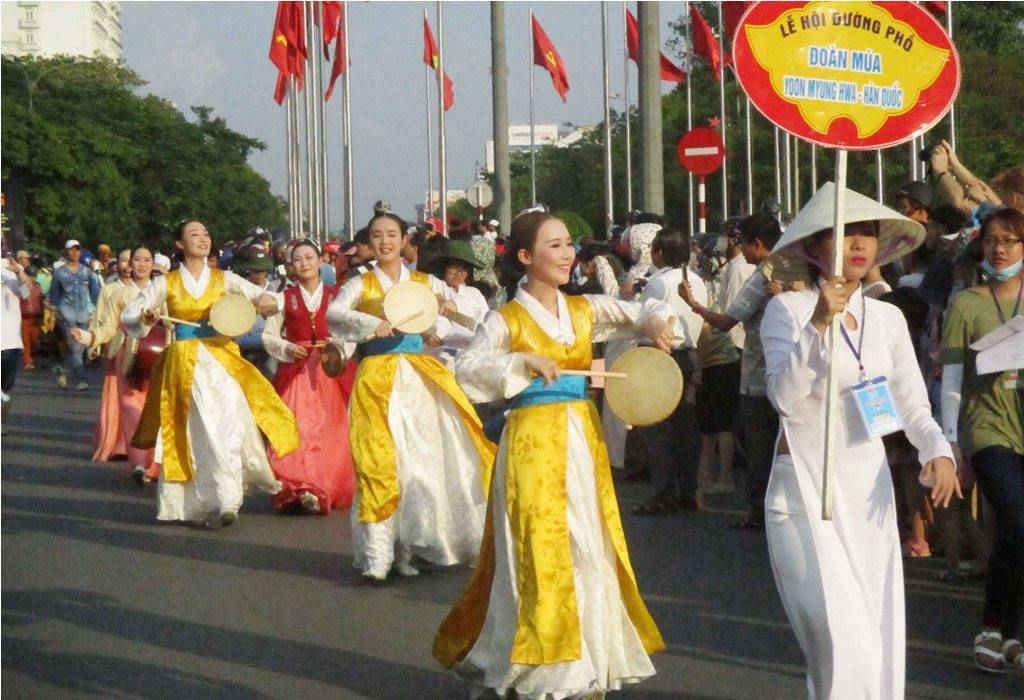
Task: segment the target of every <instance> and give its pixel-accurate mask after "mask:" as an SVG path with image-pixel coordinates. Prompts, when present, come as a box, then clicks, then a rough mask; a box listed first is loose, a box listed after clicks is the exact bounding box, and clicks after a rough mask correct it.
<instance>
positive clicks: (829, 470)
mask: <svg viewBox="0 0 1024 700" xmlns="http://www.w3.org/2000/svg"><path fill="white" fill-rule="evenodd" d="M846 156H847V151H846V149H845V148H840V149H839V150H837V151H836V199H835V218H834V219H833V224H832V231H833V234H832V274H831V275H829V276H830V277H832V276H841V275H842V274H843V238H844V228H843V227H844V222H843V219H844V216H843V214H844V210H845V208H846ZM844 315H845V314H836V315H835V317H833V319H832V325H831V327H830V328H829V329H828V378H827V379H826V382H827V384H826V394H825V395H826V398H827V403H826V404H825V464H824V466H823V469H822V472H821V519H822V520H831V519H832V482H833V480H834V476H833V468H834V467H835V459H836V436H837V433H838V432H839V430H838V419H839V375H838V373H837V372H836V370H835V368H836V364H837V361H838V360H839V334H840V333H841V331H840V325H839V324H841V323H842V322H843V316H844Z"/></svg>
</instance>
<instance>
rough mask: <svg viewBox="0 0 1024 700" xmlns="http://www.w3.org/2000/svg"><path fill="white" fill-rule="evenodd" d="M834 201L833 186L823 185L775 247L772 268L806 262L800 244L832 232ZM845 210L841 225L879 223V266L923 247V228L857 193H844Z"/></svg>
mask: <svg viewBox="0 0 1024 700" xmlns="http://www.w3.org/2000/svg"><path fill="white" fill-rule="evenodd" d="M835 200H836V185H835V183H834V182H826V183H825V184H824V185H822V186H821V189H819V190H818V191H817V192H815V193H814V196H813V197H811V201H809V202H807V204H806V205H804V208H803V209H801V210H800V211H799V212H797V215H796V217H795V218H794V219H793V221H792V223H790V225H789V226H787V227H786V231H785V233H784V234H782V238H780V239H779V242H778V243H777V244H775V248H774V249H772V257H771V260H772V262H773V264H775V265H776V266H778V267H781V268H793V267H797V266H800V265H803V264H804V263H806V262H807V260H808V258H807V256H806V253H805V252H804V247H803V242H804V241H805V240H806V239H808V238H810V237H811V236H813V235H814V234H815V233H817V232H818V231H822V230H824V229H830V228H832V226H833V225H834V224H835V216H834V215H833V212H834V211H835ZM845 208H846V216H845V218H844V222H843V223H846V224H853V223H857V222H858V221H877V222H878V223H879V233H878V256H877V257H876V258H875V264H876V265H878V266H882V265H885V264H887V263H890V262H892V261H893V260H897V259H899V258H901V257H903V256H904V255H906V254H907V253H909V252H911V251H913V250H914V249H915V248H917V247H918V246H920V245H921V244H922V243H924V239H925V229H924V226H922V225H921V224H919V223H917V222H916V221H913V220H912V219H908V218H907V217H905V216H903V215H901V214H900V213H899V212H897V211H895V210H894V209H890V208H889V207H887V206H884V205H882V204H879V203H878V202H876V201H875V200H873V199H871V198H870V197H865V196H864V195H862V194H860V193H859V192H854V191H853V190H851V189H847V190H846V205H845ZM812 262H815V263H817V261H812Z"/></svg>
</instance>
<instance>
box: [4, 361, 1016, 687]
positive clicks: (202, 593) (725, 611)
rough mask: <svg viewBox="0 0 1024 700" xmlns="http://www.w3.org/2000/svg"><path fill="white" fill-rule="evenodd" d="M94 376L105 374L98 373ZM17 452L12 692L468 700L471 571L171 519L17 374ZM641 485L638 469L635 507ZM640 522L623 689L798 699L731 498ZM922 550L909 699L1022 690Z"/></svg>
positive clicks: (912, 568)
mask: <svg viewBox="0 0 1024 700" xmlns="http://www.w3.org/2000/svg"><path fill="white" fill-rule="evenodd" d="M95 384H97V383H96V382H94V385H95ZM15 395H16V404H15V407H14V411H13V414H12V416H11V419H10V420H9V421H8V423H7V424H6V425H5V426H4V433H5V434H4V437H3V451H2V461H3V466H2V478H3V490H2V525H3V539H2V550H3V552H2V554H3V558H2V563H3V571H2V589H3V597H2V604H3V647H2V667H3V697H5V698H7V697H11V698H15V697H17V698H73V697H87V696H91V697H97V696H99V697H114V696H116V697H152V698H164V697H166V698H191V697H195V698H250V697H280V698H285V697H287V698H295V697H299V698H302V697H318V698H362V697H365V698H399V699H401V698H461V697H464V689H463V687H462V686H461V684H460V683H459V682H457V681H456V680H455V679H453V678H452V677H451V676H450V675H448V674H447V673H445V672H444V671H443V670H441V669H440V668H439V667H438V666H436V665H435V663H434V662H433V660H432V658H431V656H430V643H431V639H432V637H433V633H434V631H435V629H436V627H437V625H438V623H439V622H440V620H441V618H442V617H443V616H444V614H445V612H446V611H447V608H448V606H449V605H450V603H451V602H452V601H453V600H454V599H455V597H456V596H457V594H458V592H459V590H460V588H461V587H462V585H463V584H464V582H465V580H466V576H467V572H466V570H464V569H462V570H456V571H440V572H431V573H427V574H424V575H422V576H420V577H419V578H418V579H412V580H409V579H403V580H396V581H393V582H389V583H388V584H386V585H384V586H382V587H369V586H366V585H364V584H363V583H362V582H361V580H360V579H359V577H358V576H356V575H354V573H353V572H352V569H351V565H352V558H351V555H352V540H351V536H350V532H349V527H348V523H347V519H346V518H344V517H341V516H339V515H337V514H335V515H332V516H330V517H325V518H313V517H288V518H286V517H278V516H275V515H274V514H273V512H272V510H271V508H270V505H269V501H268V498H267V497H265V496H256V497H252V498H250V499H249V500H248V501H247V502H246V505H245V508H244V509H243V511H242V516H241V518H240V520H239V522H238V524H237V525H235V526H233V527H231V528H228V529H225V530H221V531H217V532H208V531H204V530H199V529H194V528H189V527H183V526H177V525H158V524H156V523H155V521H154V519H153V518H154V513H155V510H154V504H153V492H152V487H148V488H147V489H138V488H136V487H135V486H133V485H131V484H130V483H127V482H126V481H125V480H124V478H123V471H124V463H123V462H121V463H115V464H93V463H91V462H90V461H89V456H90V448H89V438H88V436H89V434H90V430H91V427H92V423H93V419H94V416H95V412H96V408H97V405H98V400H99V399H98V392H97V391H96V390H95V389H93V390H92V391H89V392H85V393H74V392H62V391H60V390H58V389H56V387H55V386H53V384H52V377H51V376H50V375H49V374H47V373H34V374H22V375H21V377H19V382H18V386H17V387H16V391H15ZM641 495H642V492H641V490H640V489H639V487H637V486H634V485H631V484H624V485H622V487H621V488H620V497H621V499H622V501H623V502H624V504H625V505H626V507H627V508H628V505H629V504H631V503H635V502H637V501H638V500H639V499H640V498H641ZM711 506H712V507H713V508H712V510H709V511H705V512H702V513H698V514H688V515H686V516H677V517H671V518H666V519H639V518H634V517H630V516H626V518H625V526H626V531H627V536H628V538H629V542H630V545H631V549H632V555H633V562H634V566H635V568H636V570H637V573H638V576H639V580H640V585H641V589H642V591H643V593H644V596H645V597H646V599H647V601H648V604H649V605H650V608H651V611H652V613H653V614H654V617H655V619H656V620H657V621H658V623H659V625H660V627H661V629H662V632H663V634H664V636H665V639H666V641H667V643H668V651H667V652H666V653H664V654H661V655H659V656H657V657H656V658H655V665H656V666H657V669H658V675H657V676H656V677H655V678H653V679H651V680H650V681H648V682H646V683H644V684H642V685H640V686H636V687H634V688H633V689H631V690H628V691H626V692H623V693H621V694H620V695H619V696H618V697H622V698H634V699H640V698H648V699H651V700H653V699H666V700H667V699H668V698H702V699H703V698H708V699H710V698H739V699H746V698H749V699H752V700H768V699H770V698H800V697H803V696H804V690H803V679H802V671H801V657H800V652H799V649H798V647H797V645H796V641H795V640H794V638H793V636H792V633H791V632H790V631H789V628H788V626H787V624H786V621H785V617H784V615H783V612H782V609H781V606H780V604H779V601H778V598H777V596H776V594H775V589H774V586H773V584H772V579H771V570H770V568H769V565H768V560H767V550H766V546H765V542H764V539H763V537H761V536H760V535H756V534H748V533H739V532H735V531H732V530H729V529H728V528H727V527H726V525H727V524H728V522H730V521H731V520H732V519H733V518H735V514H736V512H735V511H734V510H733V511H730V510H729V508H730V506H731V507H733V508H735V506H736V504H735V501H733V502H732V503H730V497H721V499H720V500H718V501H712V502H711ZM939 570H940V564H939V562H937V561H922V562H918V561H914V562H910V563H909V564H908V570H907V588H908V594H909V595H908V617H909V630H908V638H909V658H908V673H909V683H908V694H909V696H910V697H914V698H986V697H987V698H1000V697H1022V696H1024V679H1020V678H1008V677H995V678H993V677H987V676H983V675H981V674H979V673H977V672H975V671H974V669H973V667H972V665H971V662H970V656H969V644H970V641H971V639H972V637H973V634H974V631H975V621H976V620H977V619H978V617H979V614H980V607H981V587H980V585H977V584H973V585H963V586H959V585H947V584H944V583H940V582H938V581H937V580H936V574H937V573H938V572H939Z"/></svg>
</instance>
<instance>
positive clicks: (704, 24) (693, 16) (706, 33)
mask: <svg viewBox="0 0 1024 700" xmlns="http://www.w3.org/2000/svg"><path fill="white" fill-rule="evenodd" d="M690 45H691V47H692V48H693V52H694V53H695V54H697V55H698V56H702V57H704V58H705V59H707V61H708V63H710V64H711V72H712V73H714V75H715V80H721V71H722V54H721V50H720V49H719V48H718V40H717V39H716V38H715V33H714V32H713V31H711V26H710V25H709V24H708V21H707V20H706V19H704V15H702V14H701V13H700V10H698V9H697V6H696V5H695V4H693V3H690Z"/></svg>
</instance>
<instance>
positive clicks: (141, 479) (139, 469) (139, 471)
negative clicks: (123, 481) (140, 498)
mask: <svg viewBox="0 0 1024 700" xmlns="http://www.w3.org/2000/svg"><path fill="white" fill-rule="evenodd" d="M132 480H133V481H135V483H136V484H138V485H139V486H142V485H144V484H145V483H146V468H145V467H144V466H142V465H141V464H136V465H135V466H134V467H132Z"/></svg>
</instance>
